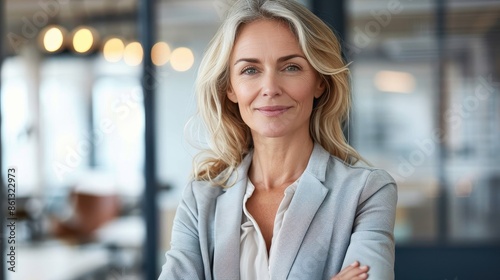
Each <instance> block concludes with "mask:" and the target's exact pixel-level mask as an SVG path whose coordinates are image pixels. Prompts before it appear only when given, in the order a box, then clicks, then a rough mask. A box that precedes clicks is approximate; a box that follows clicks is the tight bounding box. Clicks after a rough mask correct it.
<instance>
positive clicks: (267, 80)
mask: <svg viewBox="0 0 500 280" xmlns="http://www.w3.org/2000/svg"><path fill="white" fill-rule="evenodd" d="M262 95H263V96H269V97H273V96H276V95H281V87H280V84H279V78H278V77H277V75H276V73H273V72H268V73H266V74H265V75H264V76H263V81H262Z"/></svg>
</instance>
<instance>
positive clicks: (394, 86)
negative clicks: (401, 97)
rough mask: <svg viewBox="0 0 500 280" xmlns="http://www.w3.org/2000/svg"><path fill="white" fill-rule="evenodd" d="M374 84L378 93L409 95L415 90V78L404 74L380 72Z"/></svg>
mask: <svg viewBox="0 0 500 280" xmlns="http://www.w3.org/2000/svg"><path fill="white" fill-rule="evenodd" d="M374 82H375V86H376V87H377V89H378V90H379V91H386V92H396V93H411V92H413V90H415V78H414V77H413V75H412V74H410V73H406V72H396V71H380V72H378V73H377V75H375V81H374Z"/></svg>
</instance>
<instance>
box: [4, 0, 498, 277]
mask: <svg viewBox="0 0 500 280" xmlns="http://www.w3.org/2000/svg"><path fill="white" fill-rule="evenodd" d="M2 2H3V3H2ZM231 2H232V0H157V1H150V0H148V1H146V0H141V1H138V0H122V1H97V0H37V1H35V0H3V1H0V3H2V4H3V5H2V6H1V7H2V8H0V11H2V12H3V14H1V15H0V18H1V19H2V23H1V24H0V26H2V30H3V34H2V37H1V38H2V39H1V41H0V42H1V43H2V48H3V63H2V64H1V80H0V86H1V99H0V103H1V121H2V122H1V145H2V150H1V164H0V166H1V168H2V169H1V172H2V178H3V181H4V186H5V182H6V176H7V168H8V167H11V166H15V167H16V168H17V174H18V177H17V189H16V195H17V201H16V202H17V204H16V206H17V209H16V210H17V213H16V214H17V218H18V219H17V223H16V236H15V237H16V250H17V251H16V256H17V264H16V272H15V273H12V272H9V271H7V268H8V267H9V264H8V263H6V262H5V261H3V267H2V269H3V273H4V275H5V276H6V277H7V278H6V279H23V280H29V279H38V280H43V279H47V280H70V279H149V278H151V279H154V278H152V275H158V273H159V270H160V267H161V265H162V263H163V261H164V258H163V254H164V252H165V251H166V250H167V249H168V247H169V235H170V230H171V228H170V225H171V222H172V219H173V215H174V214H175V208H176V206H177V203H178V201H179V198H180V193H181V191H182V189H183V188H184V186H185V184H186V183H187V182H188V179H189V175H190V168H191V160H192V156H193V155H194V154H195V153H196V150H195V149H194V148H193V147H191V146H190V144H189V142H188V141H187V140H186V137H185V132H184V126H185V124H186V122H187V121H188V120H189V117H190V116H192V115H193V113H194V112H195V110H196V108H195V101H194V100H195V99H194V80H195V77H196V70H197V67H198V65H199V62H200V60H201V58H202V55H203V51H204V49H205V48H206V46H207V44H208V42H209V40H210V39H211V37H212V36H213V34H214V33H215V31H216V30H217V28H218V26H219V24H220V22H221V16H222V14H223V13H224V11H225V10H226V9H227V8H228V7H229V5H230V3H231ZM302 3H304V4H305V5H307V6H308V7H309V8H310V9H311V10H313V11H314V12H315V13H316V14H317V15H318V16H320V17H321V18H323V19H324V20H325V21H327V22H328V23H329V24H330V25H331V26H333V27H334V28H335V29H336V31H337V32H338V34H339V36H340V37H341V38H342V39H343V46H344V52H345V57H346V59H347V60H348V61H350V62H352V64H351V65H350V69H351V72H352V88H353V94H352V96H353V110H352V113H351V117H350V123H349V126H348V127H346V134H347V135H348V138H349V141H350V142H351V143H352V145H353V146H354V147H356V148H357V149H358V150H359V151H360V152H361V154H362V155H363V156H365V158H366V159H368V160H369V161H370V162H371V163H372V164H373V165H375V166H378V167H381V168H384V169H386V170H387V171H389V172H390V173H391V174H392V175H393V176H394V178H395V179H396V180H397V182H398V186H399V201H398V210H397V219H396V228H395V236H396V244H397V249H396V277H397V279H497V278H498V275H500V266H498V265H496V266H495V264H499V263H500V141H499V140H500V96H499V94H500V1H499V0H480V1H467V0H419V1H416V0H414V1H412V0H344V1H328V0H309V1H302ZM148 4H153V5H154V6H153V8H154V9H153V11H154V13H153V16H148V13H147V12H144V8H145V7H146V9H147V5H148ZM148 26H149V27H153V28H150V29H148V28H147V27H148ZM148 30H149V31H150V33H151V34H150V35H151V36H144V33H146V34H147V33H148ZM144 46H152V48H149V47H146V48H145V47H144ZM150 58H151V59H150ZM145 65H146V66H148V67H144V66H145ZM151 97H154V98H151ZM145 100H149V101H150V102H145ZM148 112H153V114H150V115H148V114H147V113H148ZM148 124H152V126H148ZM146 135H147V136H146ZM148 166H149V167H151V166H152V167H153V168H154V170H153V172H151V170H149V171H150V172H145V169H147V168H146V167H148ZM3 191H4V195H5V192H6V190H5V187H4V190H3ZM2 203H3V204H2V211H3V213H4V216H5V215H8V213H7V212H6V211H5V210H6V199H3V202H2ZM3 228H5V227H3ZM152 231H154V232H153V233H152ZM3 234H4V237H6V236H8V234H9V232H6V230H5V229H4V233H3ZM4 240H5V239H4ZM4 246H5V244H4ZM4 248H5V247H4ZM3 256H4V257H5V254H3ZM0 278H1V279H4V278H2V277H0Z"/></svg>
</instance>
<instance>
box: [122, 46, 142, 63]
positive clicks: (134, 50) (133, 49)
mask: <svg viewBox="0 0 500 280" xmlns="http://www.w3.org/2000/svg"><path fill="white" fill-rule="evenodd" d="M143 55H144V52H143V51H142V46H141V44H140V43H139V42H132V43H130V44H128V45H127V46H126V47H125V54H124V59H125V63H127V64H128V65H130V66H136V65H139V64H141V62H142V57H143Z"/></svg>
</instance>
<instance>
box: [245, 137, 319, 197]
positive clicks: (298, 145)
mask: <svg viewBox="0 0 500 280" xmlns="http://www.w3.org/2000/svg"><path fill="white" fill-rule="evenodd" d="M313 147H314V143H313V140H312V139H311V138H310V137H309V135H308V137H307V138H306V139H304V138H303V139H296V140H295V141H294V140H290V139H289V138H267V139H259V140H257V141H256V139H254V153H253V158H252V165H251V166H250V170H249V172H248V176H249V179H250V180H251V181H252V183H253V184H254V185H255V187H256V188H257V189H260V190H266V191H271V190H275V189H281V188H286V187H287V186H288V185H290V184H292V183H293V182H295V181H296V180H297V179H298V178H299V177H300V175H302V173H303V172H304V170H305V169H306V167H307V163H308V162H309V158H310V156H311V153H312V150H313Z"/></svg>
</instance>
